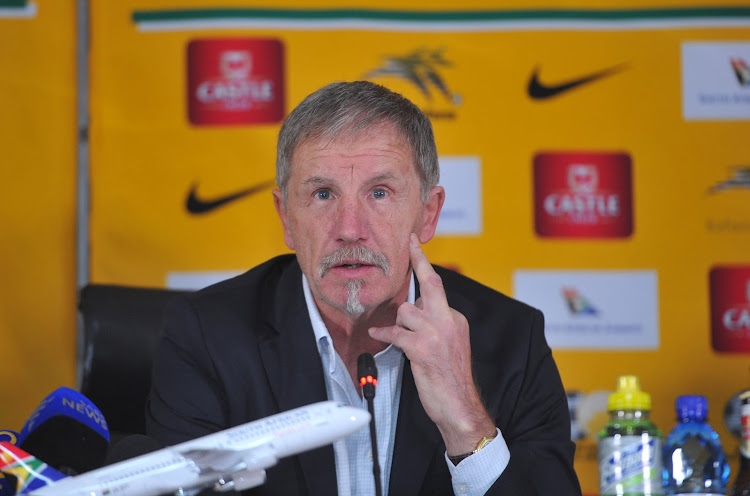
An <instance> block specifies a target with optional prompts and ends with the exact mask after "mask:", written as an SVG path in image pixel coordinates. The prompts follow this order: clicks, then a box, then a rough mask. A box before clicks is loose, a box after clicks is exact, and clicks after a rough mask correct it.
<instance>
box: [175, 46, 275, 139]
mask: <svg viewBox="0 0 750 496" xmlns="http://www.w3.org/2000/svg"><path fill="white" fill-rule="evenodd" d="M187 52H188V53H187V55H188V65H187V78H188V115H189V118H190V122H191V123H193V124H196V125H225V124H269V123H275V122H280V121H281V120H282V119H283V118H284V50H283V45H282V44H281V42H280V41H279V40H276V39H264V38H223V39H200V40H193V41H191V42H190V43H189V44H188V49H187Z"/></svg>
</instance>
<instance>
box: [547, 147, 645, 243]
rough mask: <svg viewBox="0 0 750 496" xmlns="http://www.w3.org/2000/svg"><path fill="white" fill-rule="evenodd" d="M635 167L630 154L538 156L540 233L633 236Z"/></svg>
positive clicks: (554, 153)
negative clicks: (633, 180)
mask: <svg viewBox="0 0 750 496" xmlns="http://www.w3.org/2000/svg"><path fill="white" fill-rule="evenodd" d="M631 169H632V164H631V159H630V155H628V154H626V153H614V152H613V153H606V152H542V153H538V154H537V155H536V156H535V157H534V227H535V230H536V233H537V234H538V235H539V236H542V237H557V238H622V237H627V236H630V235H631V234H632V233H633V205H632V203H633V200H632V198H633V195H632V171H631Z"/></svg>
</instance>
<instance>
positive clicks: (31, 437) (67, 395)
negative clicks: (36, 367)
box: [16, 387, 109, 475]
mask: <svg viewBox="0 0 750 496" xmlns="http://www.w3.org/2000/svg"><path fill="white" fill-rule="evenodd" d="M16 444H17V445H18V447H19V448H21V449H22V450H24V451H28V452H29V453H31V454H32V455H34V456H36V457H37V458H39V459H40V460H42V461H43V462H45V463H46V464H48V465H49V466H51V467H53V468H55V469H57V470H59V471H60V472H62V473H64V474H65V475H76V474H79V473H82V472H87V471H89V470H92V469H94V468H98V467H99V466H100V465H101V462H102V460H103V459H104V455H105V452H106V451H107V447H108V446H109V428H108V427H107V422H106V421H105V420H104V415H102V412H101V411H99V409H98V408H97V407H96V405H94V404H93V403H92V402H91V400H89V399H88V398H86V397H85V396H84V395H82V394H81V393H79V392H78V391H75V390H73V389H70V388H67V387H61V388H58V389H56V390H55V391H53V392H52V393H50V394H49V396H47V397H46V398H45V399H44V400H42V402H41V403H40V404H39V406H38V407H37V408H36V410H34V412H33V413H32V414H31V416H30V417H29V419H28V420H27V421H26V424H24V426H23V429H21V432H20V434H19V436H18V442H17V443H16Z"/></svg>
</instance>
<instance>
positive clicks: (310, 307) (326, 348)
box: [302, 271, 416, 372]
mask: <svg viewBox="0 0 750 496" xmlns="http://www.w3.org/2000/svg"><path fill="white" fill-rule="evenodd" d="M302 290H303V292H304V293H305V303H306V304H307V313H308V314H309V315H310V322H311V323H312V328H313V332H314V333H315V342H317V343H318V351H319V352H320V353H321V354H323V353H327V354H328V356H329V358H330V360H329V361H328V363H329V372H333V371H335V370H336V360H335V359H334V358H335V353H336V352H335V350H334V349H333V342H332V341H331V334H330V333H329V332H328V328H327V327H326V325H325V324H324V323H323V318H322V317H321V316H320V312H319V311H318V306H317V305H316V304H315V299H314V298H313V295H312V291H311V290H310V283H308V282H307V277H305V274H304V273H303V274H302ZM415 296H416V287H415V284H414V271H412V273H411V275H410V276H409V292H408V294H407V295H406V301H408V302H409V303H412V304H414V300H415V299H416V297H415ZM392 346H393V345H389V346H388V348H386V349H385V350H383V351H382V352H381V353H384V352H386V351H388V350H389V349H390V348H391V347H392Z"/></svg>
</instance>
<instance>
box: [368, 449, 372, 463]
mask: <svg viewBox="0 0 750 496" xmlns="http://www.w3.org/2000/svg"><path fill="white" fill-rule="evenodd" d="M367 459H368V460H370V461H372V451H368V452H367Z"/></svg>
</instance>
